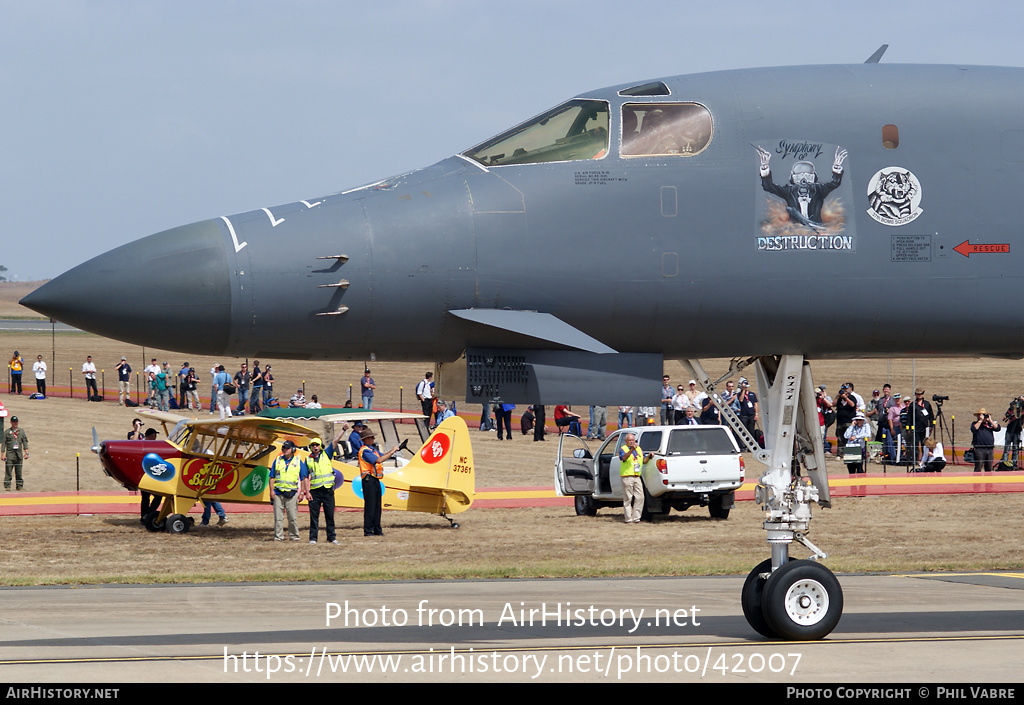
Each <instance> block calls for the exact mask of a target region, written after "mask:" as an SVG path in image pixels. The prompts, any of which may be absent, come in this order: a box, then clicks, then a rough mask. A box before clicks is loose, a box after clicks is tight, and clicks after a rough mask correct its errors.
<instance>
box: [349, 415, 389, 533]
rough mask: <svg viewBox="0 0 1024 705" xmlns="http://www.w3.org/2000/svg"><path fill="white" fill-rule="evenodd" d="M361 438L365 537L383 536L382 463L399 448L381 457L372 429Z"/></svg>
mask: <svg viewBox="0 0 1024 705" xmlns="http://www.w3.org/2000/svg"><path fill="white" fill-rule="evenodd" d="M359 437H360V440H361V441H362V442H363V445H362V447H361V448H360V449H359V477H360V481H361V482H362V488H363V536H383V535H384V531H383V530H381V528H380V509H381V508H380V500H381V486H380V485H381V479H382V478H383V477H384V467H383V465H382V463H383V462H384V461H385V460H387V459H389V458H390V457H391V456H393V455H394V454H395V453H397V452H398V446H395V447H394V448H392V449H391V450H389V451H388V452H387V453H384V454H383V455H381V454H380V453H379V452H378V451H377V447H376V444H375V443H374V436H373V431H372V430H371V429H369V428H366V429H363V432H362V433H361V434H359Z"/></svg>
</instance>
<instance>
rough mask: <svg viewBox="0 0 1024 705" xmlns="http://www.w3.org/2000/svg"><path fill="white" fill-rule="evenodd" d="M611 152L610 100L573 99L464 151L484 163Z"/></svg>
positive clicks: (569, 158)
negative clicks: (608, 102)
mask: <svg viewBox="0 0 1024 705" xmlns="http://www.w3.org/2000/svg"><path fill="white" fill-rule="evenodd" d="M606 154H608V104H607V103H606V102H604V101H600V100H570V101H569V102H568V103H562V104H561V105H559V106H558V107H556V108H552V109H551V110H549V111H548V112H546V113H544V114H543V115H540V116H539V117H536V118H534V119H533V120H530V121H529V122H525V123H523V124H522V125H519V126H517V127H514V128H512V129H511V130H509V131H508V132H505V133H502V134H500V135H498V136H497V137H494V138H492V139H490V140H488V141H487V142H484V143H483V144H481V145H479V146H477V147H474V148H473V149H470V150H468V151H466V152H463V155H464V156H466V157H469V158H470V159H473V160H475V161H477V162H480V163H481V164H483V165H484V166H502V165H505V164H535V163H540V162H566V161H575V160H583V159H600V158H602V157H604V156H605V155H606Z"/></svg>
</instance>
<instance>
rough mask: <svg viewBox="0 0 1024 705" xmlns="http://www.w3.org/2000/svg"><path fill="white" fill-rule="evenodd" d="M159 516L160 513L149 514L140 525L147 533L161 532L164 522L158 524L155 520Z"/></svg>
mask: <svg viewBox="0 0 1024 705" xmlns="http://www.w3.org/2000/svg"><path fill="white" fill-rule="evenodd" d="M158 516H160V512H150V513H149V514H147V515H146V516H144V517H143V518H142V525H143V526H145V527H146V530H147V531H163V530H164V522H162V521H161V522H158V521H157V520H156V518H157V517H158Z"/></svg>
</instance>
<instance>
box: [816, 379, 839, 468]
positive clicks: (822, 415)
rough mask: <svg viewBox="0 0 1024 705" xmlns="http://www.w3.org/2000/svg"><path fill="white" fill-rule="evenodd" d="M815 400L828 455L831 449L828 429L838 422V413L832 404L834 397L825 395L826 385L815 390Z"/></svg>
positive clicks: (822, 437) (822, 438)
mask: <svg viewBox="0 0 1024 705" xmlns="http://www.w3.org/2000/svg"><path fill="white" fill-rule="evenodd" d="M814 400H815V403H816V404H817V405H818V424H819V425H820V426H821V440H822V442H823V443H824V444H825V453H826V454H827V453H828V452H829V451H830V450H831V448H830V447H829V444H828V442H827V441H825V436H826V434H827V433H828V427H829V426H831V425H832V424H834V423H835V422H836V412H835V409H833V406H835V405H834V404H833V403H832V397H830V396H829V395H828V394H825V385H824V384H823V385H821V386H820V387H818V388H817V389H815V390H814Z"/></svg>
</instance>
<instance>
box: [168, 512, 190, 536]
mask: <svg viewBox="0 0 1024 705" xmlns="http://www.w3.org/2000/svg"><path fill="white" fill-rule="evenodd" d="M188 519H189V518H188V517H186V516H185V515H184V514H172V515H170V516H169V517H167V521H166V522H164V523H165V524H166V527H167V533H169V534H184V533H187V532H188V530H189V529H191V528H192V523H191V522H189V520H188Z"/></svg>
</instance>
